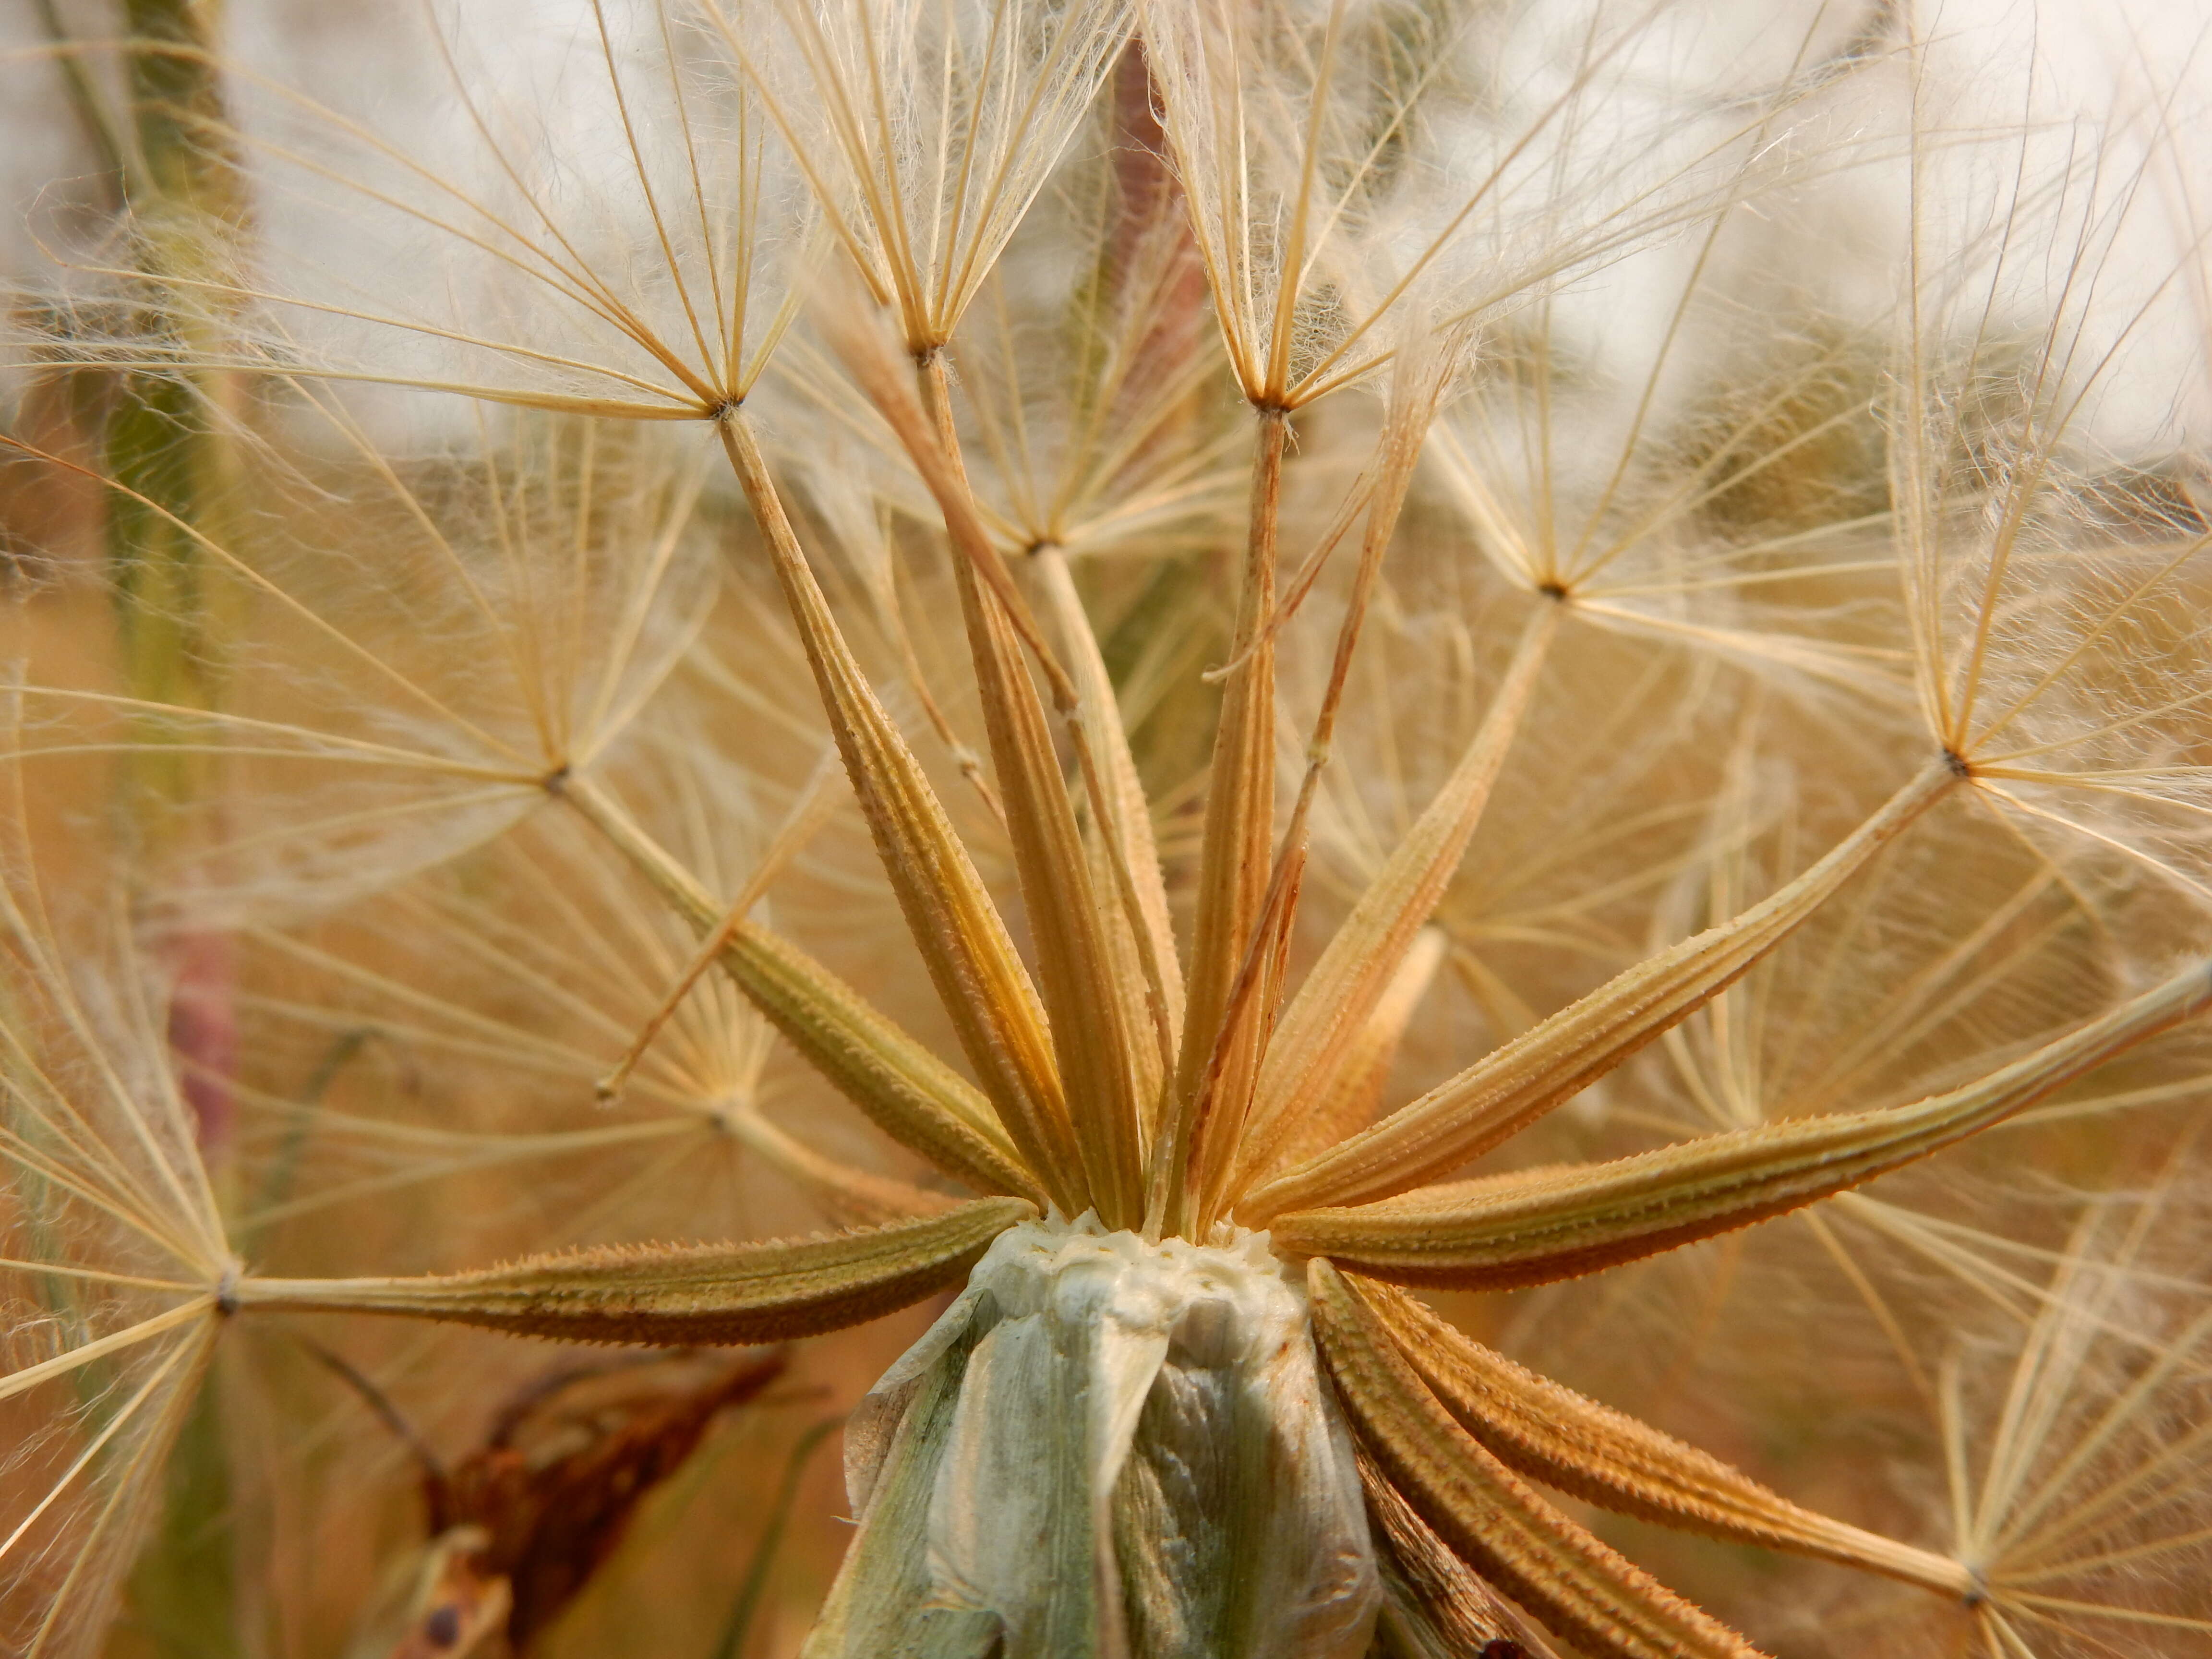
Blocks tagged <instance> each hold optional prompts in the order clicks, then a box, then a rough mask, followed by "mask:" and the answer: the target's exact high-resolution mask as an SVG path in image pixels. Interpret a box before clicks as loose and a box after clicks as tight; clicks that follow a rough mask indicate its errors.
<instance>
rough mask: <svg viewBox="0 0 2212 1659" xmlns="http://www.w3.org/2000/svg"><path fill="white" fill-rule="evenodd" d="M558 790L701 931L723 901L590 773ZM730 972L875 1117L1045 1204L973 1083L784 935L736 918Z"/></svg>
mask: <svg viewBox="0 0 2212 1659" xmlns="http://www.w3.org/2000/svg"><path fill="white" fill-rule="evenodd" d="M559 796H560V799H562V800H563V801H565V802H567V803H568V805H570V806H572V807H573V808H574V809H575V811H577V813H578V815H579V816H580V817H582V818H583V819H584V821H585V822H586V823H589V824H590V825H592V828H593V829H597V830H598V831H599V833H600V834H601V835H603V836H605V837H606V838H607V841H608V842H609V843H610V844H611V846H613V847H614V848H615V849H616V850H617V851H618V852H620V853H621V854H623V856H624V857H625V858H626V859H628V860H629V862H630V864H631V865H632V866H633V867H635V869H636V870H637V871H638V872H639V873H640V874H641V875H643V876H644V877H645V878H646V879H647V881H649V882H651V883H652V884H653V886H654V888H655V889H657V890H659V893H660V895H661V896H662V897H663V898H664V899H665V900H666V901H667V902H668V903H669V905H670V907H671V908H673V909H674V910H675V912H676V913H677V914H678V915H680V916H682V917H683V918H684V920H685V921H688V922H690V925H691V926H692V927H695V928H696V929H697V930H698V931H699V932H700V933H702V934H704V933H708V931H710V930H712V929H714V928H715V927H719V926H720V923H721V921H722V919H723V915H724V908H723V907H722V906H721V905H720V903H719V902H716V901H715V899H714V897H713V896H712V895H710V894H708V892H707V890H705V889H704V888H702V887H701V886H700V885H699V884H698V883H697V882H696V880H694V879H693V878H692V877H691V875H690V872H688V871H686V870H685V869H684V867H683V866H681V865H680V864H678V862H677V861H676V860H674V859H673V858H671V856H670V855H669V854H668V852H667V850H666V849H665V848H662V847H661V846H660V845H659V843H658V842H654V841H653V838H652V837H651V836H647V835H646V834H645V832H644V831H643V830H641V829H639V828H638V826H637V825H636V824H635V823H634V822H632V821H631V819H630V818H629V815H628V814H627V813H625V812H623V811H622V810H621V808H620V807H618V806H617V805H615V804H614V802H612V801H611V800H610V799H607V797H606V796H605V795H604V794H603V793H600V791H599V789H598V788H597V787H596V786H594V785H593V784H592V783H591V782H590V781H588V780H586V779H569V780H568V781H565V782H564V783H563V784H562V787H561V788H560V790H559ZM721 963H722V968H723V971H724V972H726V973H727V974H728V975H730V977H731V979H732V981H734V982H735V983H736V985H737V987H738V989H739V990H741V991H743V992H744V994H745V995H746V996H747V997H748V998H750V1000H751V1001H752V1003H753V1005H754V1006H756V1007H757V1008H758V1009H759V1010H760V1011H761V1012H762V1013H763V1014H765V1015H766V1016H767V1017H768V1018H769V1023H770V1024H773V1025H774V1026H775V1028H776V1030H779V1031H780V1032H781V1033H782V1034H783V1036H785V1038H786V1039H787V1040H788V1041H789V1042H790V1043H791V1044H792V1046H793V1048H797V1049H798V1050H799V1054H801V1055H802V1056H804V1057H805V1060H807V1061H808V1063H809V1064H811V1066H813V1067H814V1068H815V1069H816V1070H817V1071H818V1072H820V1073H822V1075H823V1077H824V1078H825V1079H828V1080H829V1083H830V1084H831V1085H834V1086H835V1087H836V1089H837V1090H838V1091H839V1092H840V1093H842V1094H843V1095H844V1096H845V1097H846V1098H847V1099H848V1100H850V1101H851V1102H852V1103H854V1105H856V1106H858V1107H859V1108H860V1110H861V1111H862V1112H863V1113H865V1114H866V1116H867V1118H868V1120H869V1121H870V1122H872V1123H873V1124H874V1125H875V1126H876V1127H878V1128H879V1129H881V1130H882V1131H883V1132H884V1133H885V1134H887V1135H889V1136H890V1138H891V1139H894V1140H896V1141H897V1142H898V1143H899V1145H901V1146H905V1147H908V1148H909V1149H911V1150H912V1151H915V1152H920V1153H921V1155H922V1156H923V1157H924V1158H928V1159H929V1160H930V1161H931V1162H932V1163H933V1164H936V1165H937V1167H938V1168H939V1169H940V1170H944V1171H945V1173H946V1174H948V1175H950V1176H953V1177H954V1178H955V1179H956V1180H959V1181H963V1182H967V1183H968V1184H969V1186H971V1187H973V1188H975V1189H976V1190H977V1191H979V1192H984V1193H1011V1194H1017V1195H1018V1196H1020V1197H1023V1198H1025V1199H1028V1200H1030V1201H1032V1202H1033V1203H1036V1205H1038V1206H1039V1207H1042V1206H1043V1204H1044V1203H1045V1202H1046V1195H1045V1194H1044V1193H1043V1192H1042V1191H1041V1190H1040V1189H1039V1188H1038V1185H1037V1182H1036V1178H1035V1177H1034V1176H1031V1175H1030V1172H1029V1170H1027V1169H1026V1168H1025V1167H1024V1164H1023V1163H1022V1160H1021V1159H1020V1158H1019V1157H1018V1155H1017V1154H1016V1153H1015V1151H1014V1147H1013V1144H1012V1140H1011V1139H1009V1138H1008V1136H1007V1134H1006V1130H1005V1128H1004V1127H1002V1126H1001V1125H1000V1122H999V1121H998V1119H997V1117H996V1116H995V1115H994V1114H993V1112H992V1110H991V1104H990V1103H989V1102H988V1101H987V1100H986V1099H984V1098H983V1097H982V1096H981V1095H980V1094H978V1093H977V1092H976V1091H975V1086H974V1085H972V1084H970V1083H969V1082H968V1081H967V1080H966V1079H963V1077H961V1076H960V1074H959V1073H957V1072H955V1071H953V1070H952V1069H951V1067H950V1066H947V1065H945V1062H944V1061H943V1060H939V1059H938V1058H937V1056H936V1055H935V1054H932V1053H931V1052H930V1051H929V1050H928V1049H927V1048H925V1047H923V1045H922V1044H921V1043H920V1042H916V1041H915V1039H914V1038H913V1037H911V1036H908V1035H907V1034H906V1033H905V1032H904V1031H902V1030H899V1028H898V1027H897V1026H896V1025H895V1024H892V1023H891V1022H890V1020H888V1019H886V1018H884V1016H883V1015H882V1014H879V1013H878V1012H876V1010H875V1009H874V1008H873V1007H872V1006H870V1005H869V1004H868V1002H867V1001H866V1000H865V999H864V998H862V997H861V996H860V994H859V993H858V992H856V991H854V989H853V988H852V987H850V986H848V985H847V984H846V983H845V982H844V981H842V980H841V979H839V978H838V977H837V976H836V975H835V974H833V973H831V972H830V971H829V969H827V968H825V967H823V965H822V964H821V963H818V962H816V961H815V960H814V959H813V958H812V957H809V956H808V955H807V954H806V953H805V951H801V950H800V949H799V947H798V946H797V945H794V944H793V943H792V942H791V941H790V940H789V939H784V938H783V937H782V936H781V935H780V934H778V933H775V932H773V931H772V930H770V929H769V928H766V927H762V926H761V925H760V924H759V923H757V922H751V921H741V922H739V923H738V926H737V927H736V928H735V929H734V930H732V933H731V934H730V939H729V943H728V945H726V947H725V948H724V950H723V952H722V956H721Z"/></svg>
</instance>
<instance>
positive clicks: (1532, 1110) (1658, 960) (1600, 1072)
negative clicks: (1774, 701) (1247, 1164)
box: [1240, 756, 1960, 1225]
mask: <svg viewBox="0 0 2212 1659" xmlns="http://www.w3.org/2000/svg"><path fill="white" fill-rule="evenodd" d="M1958 781H1960V769H1959V768H1958V767H1957V765H1956V764H1955V763H1954V762H1953V761H1952V760H1951V759H1950V758H1949V757H1948V756H1947V757H1940V758H1938V759H1936V760H1935V761H1933V762H1930V763H1929V765H1928V766H1926V767H1925V768H1923V769H1922V770H1921V772H1920V773H1919V775H1917V776H1916V777H1915V778H1914V779H1913V780H1912V781H1911V782H1910V783H1908V784H1906V785H1905V787H1903V788H1902V789H1900V790H1899V791H1898V792H1897V793H1896V794H1894V795H1893V796H1891V797H1890V799H1889V800H1888V801H1887V802H1886V803H1885V804H1884V805H1882V806H1881V808H1880V809H1879V810H1877V811H1875V813H1874V815H1873V816H1872V817H1869V818H1868V819H1867V820H1866V822H1865V823H1862V824H1861V825H1860V826H1859V827H1858V828H1857V829H1855V830H1853V831H1852V832H1851V833H1850V835H1849V836H1845V837H1844V840H1843V841H1842V842H1838V844H1837V845H1836V846H1835V847H1834V848H1832V849H1831V850H1830V852H1829V853H1828V854H1827V855H1826V857H1824V858H1822V859H1821V860H1820V861H1819V862H1818V863H1816V864H1814V866H1812V868H1810V869H1809V870H1807V871H1806V872H1804V873H1803V874H1802V875H1801V876H1799V877H1798V878H1796V880H1794V881H1792V882H1790V883H1789V884H1787V885H1786V886H1784V887H1783V888H1782V889H1781V890H1778V892H1776V893H1774V894H1773V895H1771V896H1770V897H1768V898H1767V899H1765V901H1763V902H1760V903H1758V904H1755V905H1753V906H1752V908H1749V909H1748V910H1746V911H1743V912H1742V913H1741V914H1740V915H1735V916H1734V917H1731V918H1730V919H1729V921H1724V922H1723V923H1722V924H1721V925H1720V926H1719V927H1711V928H1708V929H1707V930H1706V931H1705V932H1704V933H1699V935H1697V937H1695V938H1694V939H1685V940H1684V941H1683V942H1682V943H1681V944H1680V945H1674V946H1673V947H1672V948H1671V949H1668V950H1666V951H1661V952H1659V953H1658V954H1657V955H1656V956H1654V957H1650V958H1649V959H1648V960H1646V961H1644V962H1641V963H1638V964H1637V965H1636V966H1635V967H1633V968H1631V969H1628V970H1627V971H1626V973H1623V974H1620V975H1618V976H1616V977H1615V978H1613V980H1611V981H1608V982H1607V983H1606V984H1604V985H1602V986H1600V987H1598V988H1597V989H1596V990H1595V991H1593V992H1591V993H1590V994H1589V995H1588V996H1585V997H1583V999H1582V1000H1580V1001H1579V1002H1576V1003H1573V1004H1571V1005H1570V1006H1567V1007H1565V1008H1563V1009H1561V1010H1560V1011H1559V1012H1558V1013H1556V1014H1553V1016H1552V1017H1551V1018H1548V1019H1547V1020H1544V1021H1543V1022H1541V1024H1538V1025H1536V1026H1535V1027H1534V1029H1533V1030H1529V1031H1528V1032H1526V1033H1524V1034H1523V1035H1522V1036H1519V1037H1516V1038H1515V1039H1514V1040H1513V1041H1512V1042H1509V1043H1507V1044H1505V1045H1504V1047H1503V1048H1498V1049H1496V1050H1494V1051H1493V1052H1492V1053H1491V1054H1488V1055H1486V1056H1485V1057H1484V1058H1483V1059H1481V1060H1477V1061H1476V1062H1475V1063H1474V1065H1473V1066H1469V1067H1468V1069H1467V1070H1466V1071H1464V1072H1462V1073H1460V1074H1459V1075H1458V1076H1457V1077H1455V1078H1452V1079H1449V1080H1448V1081H1446V1082H1444V1083H1443V1084H1440V1085H1437V1087H1436V1088H1434V1089H1431V1091H1429V1092H1428V1093H1427V1094H1425V1095H1424V1096H1422V1097H1420V1098H1419V1100H1417V1101H1414V1102H1413V1103H1412V1104H1411V1105H1409V1106H1406V1107H1404V1108H1402V1109H1400V1110H1399V1111H1397V1112H1395V1113H1393V1114H1392V1115H1390V1116H1389V1117H1387V1118H1385V1119H1384V1120H1383V1121H1382V1122H1380V1123H1378V1124H1376V1126H1375V1127H1373V1128H1371V1129H1369V1130H1367V1131H1365V1132H1364V1133H1361V1134H1358V1135H1355V1136H1353V1137H1352V1139H1350V1140H1347V1141H1346V1142H1344V1143H1343V1144H1342V1145H1340V1146H1336V1147H1334V1148H1333V1149H1331V1150H1330V1151H1328V1152H1324V1153H1322V1155H1321V1156H1320V1157H1318V1158H1310V1159H1308V1160H1307V1161H1306V1162H1305V1163H1304V1164H1300V1165H1299V1166H1298V1167H1297V1169H1294V1170H1289V1171H1287V1172H1286V1173H1285V1174H1283V1175H1280V1176H1276V1177H1275V1178H1274V1179H1273V1180H1272V1181H1269V1182H1266V1183H1265V1184H1263V1185H1262V1186H1261V1187H1259V1188H1255V1190H1254V1191H1253V1192H1252V1193H1250V1194H1248V1195H1247V1197H1246V1199H1245V1200H1244V1202H1243V1205H1242V1206H1240V1213H1241V1214H1243V1216H1245V1217H1246V1218H1247V1225H1257V1224H1258V1223H1259V1222H1261V1221H1263V1220H1265V1219H1266V1218H1268V1217H1270V1216H1274V1215H1279V1214H1281V1213H1283V1212H1285V1211H1288V1210H1292V1209H1304V1208H1309V1207H1312V1206H1317V1205H1330V1206H1336V1205H1344V1204H1353V1203H1358V1202H1359V1201H1361V1200H1369V1199H1379V1198H1387V1197H1389V1196H1391V1195H1392V1194H1396V1193H1401V1192H1403V1191H1405V1190H1406V1189H1407V1188H1409V1187H1413V1186H1417V1185H1419V1183H1420V1182H1424V1181H1429V1180H1433V1179H1434V1178H1435V1177H1437V1176H1440V1175H1444V1174H1447V1173H1449V1171H1450V1170H1454V1169H1456V1168H1457V1167H1458V1166H1459V1165H1461V1164H1465V1163H1466V1162H1468V1160H1469V1159H1470V1158H1477V1157H1480V1155H1481V1154H1482V1153H1484V1152H1488V1151H1489V1150H1490V1149H1491V1148H1492V1147H1493V1146H1498V1145H1499V1144H1501V1143H1502V1142H1504V1141H1505V1140H1506V1139H1510V1137H1511V1136H1513V1135H1514V1134H1516V1133H1518V1132H1519V1131H1520V1130H1522V1129H1523V1128H1525V1127H1528V1124H1530V1123H1532V1122H1534V1121H1535V1120H1536V1119H1537V1118H1539V1117H1541V1116H1542V1115H1544V1114H1545V1113H1547V1112H1548V1111H1550V1110H1552V1109H1553V1108H1554V1107H1556V1106H1558V1105H1559V1104H1560V1103H1562V1102H1564V1101H1566V1100H1569V1099H1571V1098H1572V1097H1574V1096H1575V1095H1576V1094H1577V1093H1579V1092H1580V1091H1582V1090H1583V1089H1585V1088H1587V1087H1589V1085H1591V1084H1592V1083H1594V1082H1595V1081H1596V1080H1597V1079H1599V1078H1601V1077H1602V1076H1604V1075H1605V1074H1606V1073H1607V1072H1610V1071H1611V1070H1613V1067H1614V1066H1618V1065H1620V1063H1621V1062H1622V1061H1623V1060H1626V1059H1627V1058H1628V1057H1629V1056H1630V1055H1631V1054H1634V1053H1635V1052H1636V1051H1637V1050H1638V1049H1639V1048H1642V1047H1643V1046H1644V1044H1645V1043H1647V1042H1650V1041H1652V1039H1654V1038H1655V1037H1657V1036H1661V1035H1662V1034H1663V1033H1664V1032H1666V1031H1667V1030H1669V1029H1670V1028H1672V1027H1673V1026H1674V1025H1676V1024H1680V1022H1681V1021H1682V1020H1684V1019H1686V1018H1688V1017H1689V1016H1690V1015H1691V1014H1692V1013H1694V1012H1697V1010H1698V1009H1699V1008H1701V1007H1703V1006H1705V1004H1706V1003H1707V1002H1709V1001H1711V1000H1712V999H1713V998H1714V997H1715V996H1716V995H1717V994H1719V993H1720V992H1722V991H1723V990H1725V989H1726V988H1727V987H1728V986H1729V984H1730V983H1731V982H1733V981H1735V979H1736V978H1737V977H1739V976H1740V975H1742V974H1743V973H1744V972H1745V971H1746V970H1747V969H1750V968H1751V967H1752V966H1753V964H1754V963H1757V962H1758V961H1759V958H1760V957H1764V956H1765V954H1766V953H1767V952H1768V951H1771V950H1772V949H1773V948H1774V947H1775V946H1776V945H1779V944H1780V943H1781V942H1782V941H1783V940H1784V939H1787V938H1788V937H1789V936H1790V933H1792V932H1794V931H1795V930H1796V928H1797V927H1798V926H1799V925H1801V924H1802V922H1803V921H1805V920H1806V918H1808V916H1810V915H1813V914H1814V912H1815V911H1816V910H1818V909H1819V908H1820V906H1821V905H1822V904H1824V903H1825V902H1827V900H1828V899H1829V898H1831V897H1832V896H1834V895H1835V893H1836V892H1837V891H1838V890H1840V889H1841V888H1842V887H1843V885H1844V883H1845V882H1847V881H1849V880H1850V878H1851V877H1852V876H1853V875H1854V874H1856V873H1857V872H1858V871H1859V870H1861V869H1863V867H1864V866H1866V864H1867V862H1868V861H1869V860H1871V859H1872V858H1873V857H1874V855H1875V854H1876V853H1878V852H1880V851H1881V849H1882V848H1884V847H1885V846H1887V845H1888V843H1889V842H1891V841H1892V840H1893V839H1894V838H1895V837H1896V836H1899V834H1901V833H1902V832H1903V831H1904V830H1905V829H1906V828H1907V827H1909V826H1910V825H1911V823H1913V822H1914V821H1915V820H1916V819H1917V818H1918V817H1920V815H1921V814H1922V813H1923V812H1925V811H1927V810H1928V809H1929V807H1930V806H1932V805H1935V803H1936V801H1938V800H1940V799H1942V798H1943V796H1944V795H1945V794H1946V793H1948V791H1949V790H1950V788H1951V787H1952V786H1953V785H1954V784H1956V783H1957V782H1958Z"/></svg>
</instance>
